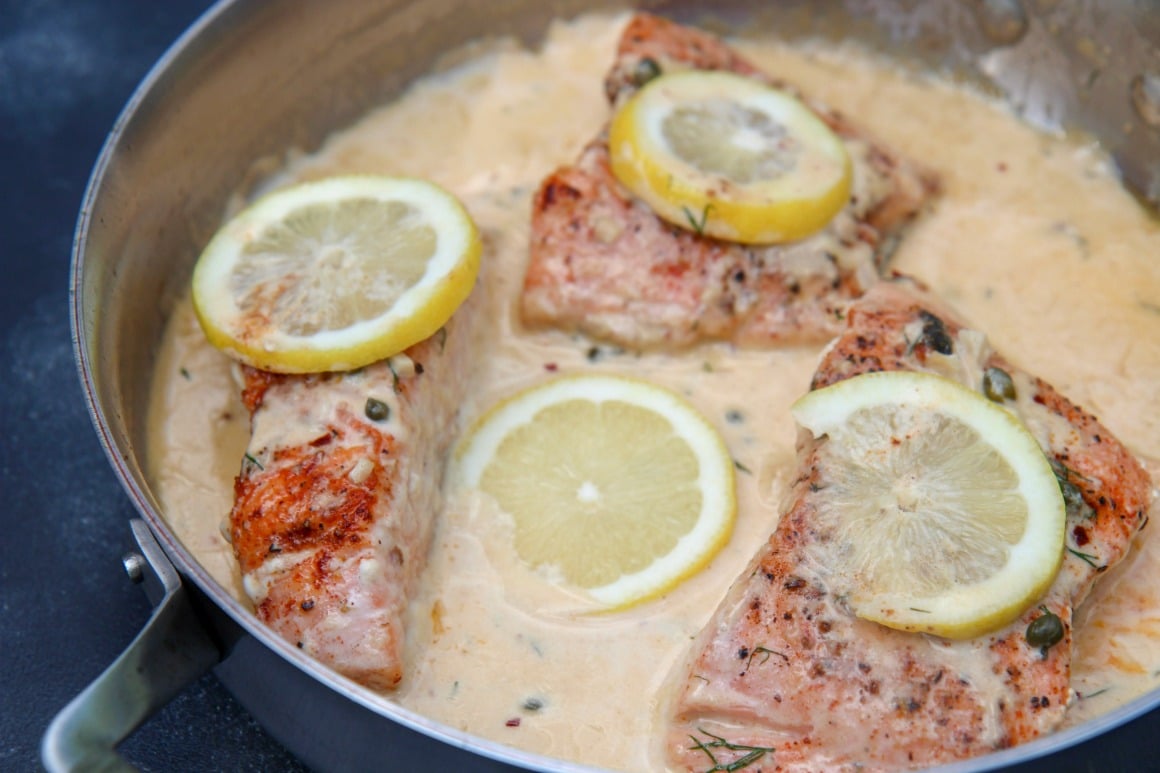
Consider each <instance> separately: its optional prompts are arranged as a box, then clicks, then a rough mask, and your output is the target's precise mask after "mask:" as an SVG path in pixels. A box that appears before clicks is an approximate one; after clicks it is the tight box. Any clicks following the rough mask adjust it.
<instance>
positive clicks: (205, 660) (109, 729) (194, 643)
mask: <svg viewBox="0 0 1160 773" xmlns="http://www.w3.org/2000/svg"><path fill="white" fill-rule="evenodd" d="M129 525H130V527H131V528H132V530H133V536H134V537H135V538H136V540H137V544H138V545H139V546H140V548H141V552H140V553H139V554H138V553H130V554H128V555H127V556H126V557H125V559H124V561H125V569H126V571H127V572H128V573H129V576H130V578H132V579H133V580H134V581H135V582H143V583H144V585H145V593H146V595H148V596H149V600H150V601H152V602H153V616H152V617H150V618H149V622H148V623H146V624H145V627H144V628H143V629H142V630H141V632H140V633H139V634H137V638H135V639H134V640H133V641H132V643H130V644H129V646H128V647H127V648H126V649H125V651H124V652H123V653H121V656H120V657H118V658H117V660H116V661H114V662H113V664H112V665H111V666H109V667H108V668H107V669H105V672H104V673H102V674H101V675H100V676H98V677H97V678H96V679H95V680H94V681H93V682H92V684H90V685H89V686H88V687H86V688H85V690H84V692H82V693H81V694H80V695H78V696H77V697H75V698H73V700H72V701H71V702H70V703H69V704H68V705H67V706H65V707H64V708H63V709H62V710H61V711H60V713H59V714H57V715H56V717H55V718H54V719H53V720H52V723H51V724H50V725H49V726H48V730H47V731H46V732H45V734H44V738H43V739H42V741H41V745H40V754H41V760H42V762H43V763H44V766H45V768H47V769H48V771H49V773H60V772H62V771H76V770H86V771H131V770H133V767H132V766H131V765H129V764H128V763H127V762H126V761H125V760H124V759H123V758H122V757H121V756H120V755H119V754H118V753H117V751H116V746H117V744H119V743H120V742H121V741H123V740H125V738H127V737H128V736H129V735H130V734H131V733H132V732H133V731H134V730H136V729H137V727H138V726H140V725H141V723H142V722H144V721H145V720H146V719H147V718H148V717H149V716H150V715H152V714H153V712H155V711H156V710H157V709H159V708H161V707H162V706H164V705H165V704H167V703H168V702H169V701H170V700H171V699H172V698H173V697H174V696H176V695H177V694H178V693H180V692H181V691H182V690H183V689H184V688H185V687H187V686H188V685H189V684H191V683H192V682H193V681H194V680H195V679H197V678H198V677H199V676H201V675H202V674H204V673H205V672H206V671H208V670H209V669H211V668H213V667H214V666H215V665H217V664H218V663H219V662H220V661H221V658H222V653H221V650H220V649H219V647H218V646H217V644H215V643H214V641H213V639H211V638H210V636H209V634H208V633H207V631H206V629H205V627H204V626H203V625H202V623H201V622H200V620H199V619H198V617H197V614H196V612H195V611H194V609H193V606H192V605H191V604H190V601H189V596H188V595H187V593H186V591H185V588H184V587H183V586H182V584H181V576H180V575H179V574H178V573H177V570H176V569H174V567H173V564H172V563H170V561H169V558H168V557H167V556H166V555H165V552H164V551H163V550H162V549H161V546H160V545H158V544H157V541H156V540H155V539H154V538H153V534H152V532H150V531H149V526H148V524H146V523H145V521H143V520H141V519H134V520H133V521H130V524H129Z"/></svg>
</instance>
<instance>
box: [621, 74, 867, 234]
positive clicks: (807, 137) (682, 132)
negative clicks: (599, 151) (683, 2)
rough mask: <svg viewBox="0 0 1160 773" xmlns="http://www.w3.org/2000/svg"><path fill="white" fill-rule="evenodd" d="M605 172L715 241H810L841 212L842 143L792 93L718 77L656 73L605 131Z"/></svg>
mask: <svg viewBox="0 0 1160 773" xmlns="http://www.w3.org/2000/svg"><path fill="white" fill-rule="evenodd" d="M609 152H610V159H611V165H612V171H613V174H614V175H615V176H616V177H617V179H619V180H620V182H621V183H623V184H624V185H625V186H626V187H627V188H628V189H629V190H631V191H632V192H633V193H634V194H636V195H637V196H639V197H640V198H641V199H643V200H644V201H645V202H646V203H647V204H648V205H649V206H650V207H651V208H652V209H653V211H654V212H656V214H657V215H658V216H660V217H661V218H663V219H665V220H667V221H668V222H670V223H672V224H674V225H677V226H679V227H681V228H686V229H689V230H693V231H696V232H697V233H700V234H703V235H707V236H712V237H714V238H718V239H725V240H729V241H736V242H743V243H748V244H773V243H780V242H787V241H793V240H796V239H800V238H803V237H805V236H809V235H810V234H812V233H814V232H816V231H818V230H820V229H821V228H823V227H825V226H826V224H827V223H829V222H830V220H831V219H833V217H834V216H835V215H836V214H837V213H838V211H840V210H841V209H842V207H843V206H845V204H846V201H847V199H848V197H849V194H850V186H851V175H852V166H851V162H850V158H849V154H848V153H847V152H846V148H845V145H844V144H843V143H842V140H841V139H840V138H838V137H837V136H836V135H835V134H834V133H833V132H832V131H831V130H830V128H829V127H828V126H826V125H825V123H823V122H822V120H821V119H820V118H818V117H817V116H816V115H815V114H814V113H813V112H812V111H810V109H809V108H807V107H806V106H805V105H803V104H802V103H801V102H799V101H798V100H797V99H796V98H794V97H793V96H791V95H789V94H787V93H785V92H782V91H779V90H777V89H773V88H771V87H769V86H766V85H764V84H762V83H759V82H757V81H755V80H753V79H751V78H745V77H742V76H739V75H734V74H732V73H727V72H706V71H696V70H694V71H685V72H677V73H672V74H668V75H662V76H660V77H658V78H655V79H653V80H652V81H650V82H649V83H648V84H647V85H646V86H645V87H644V88H642V89H641V90H640V91H639V92H637V93H636V94H635V95H633V97H632V99H630V100H629V101H628V102H626V103H625V104H624V105H623V106H622V107H621V108H620V109H619V110H618V111H617V112H616V114H615V115H614V116H613V119H612V123H611V125H610V127H609Z"/></svg>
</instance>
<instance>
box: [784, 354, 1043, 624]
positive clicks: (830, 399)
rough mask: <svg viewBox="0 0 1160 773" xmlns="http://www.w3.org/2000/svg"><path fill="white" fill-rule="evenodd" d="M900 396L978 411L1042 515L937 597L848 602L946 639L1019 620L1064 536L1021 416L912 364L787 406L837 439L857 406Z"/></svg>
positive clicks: (887, 596) (956, 411) (971, 414)
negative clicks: (971, 576)
mask: <svg viewBox="0 0 1160 773" xmlns="http://www.w3.org/2000/svg"><path fill="white" fill-rule="evenodd" d="M835 398H836V399H835ZM903 401H905V402H908V403H909V404H911V405H918V406H926V407H929V408H930V409H931V410H938V411H942V412H944V413H948V414H950V415H952V416H954V417H956V418H958V419H960V420H962V421H964V423H966V424H968V425H970V426H974V427H978V426H979V424H978V422H979V420H980V418H981V420H982V421H985V422H986V426H987V429H988V435H987V440H988V442H989V443H990V444H991V445H992V446H994V447H996V448H999V449H1001V450H1002V451H1003V453H1004V458H1005V459H1006V460H1007V461H1008V463H1010V464H1011V466H1012V467H1013V468H1014V469H1015V470H1016V472H1017V474H1018V476H1019V490H1020V492H1021V493H1022V494H1023V496H1024V498H1025V499H1026V501H1028V503H1029V504H1030V505H1031V506H1032V507H1034V503H1039V504H1041V505H1042V507H1043V508H1044V510H1043V513H1042V515H1041V518H1042V522H1041V523H1039V524H1038V525H1037V526H1038V528H1035V526H1033V525H1032V524H1029V528H1027V529H1026V530H1025V531H1024V534H1023V536H1022V538H1021V539H1020V540H1019V542H1017V543H1015V545H1013V546H1012V547H1011V549H1010V551H1011V552H1010V556H1009V560H1008V561H1007V563H1006V564H1005V565H1004V567H1003V569H1001V570H1000V571H999V572H997V573H996V574H994V575H992V576H991V577H988V578H987V579H985V580H982V581H980V582H977V583H970V584H963V585H960V586H959V587H957V588H955V589H953V590H950V591H947V592H945V593H942V594H939V595H938V596H937V597H930V596H918V595H912V594H901V593H877V594H875V593H871V592H866V593H853V594H851V596H850V598H849V599H848V602H849V604H850V606H851V608H852V609H853V610H854V612H855V614H857V615H858V616H859V617H862V618H864V619H867V620H872V621H874V622H877V623H880V624H882V625H885V626H888V627H890V628H896V629H899V630H904V631H912V632H923V633H931V634H935V635H938V636H942V637H945V638H949V639H970V638H975V637H977V636H980V635H983V634H986V633H991V632H994V631H997V630H999V629H1001V628H1003V627H1005V626H1007V625H1009V624H1010V623H1011V622H1013V621H1015V620H1016V619H1018V618H1019V617H1020V616H1021V615H1022V614H1023V612H1024V611H1026V609H1027V608H1028V607H1029V606H1031V605H1032V604H1034V602H1035V601H1036V600H1038V599H1039V598H1041V597H1042V596H1043V594H1044V593H1045V592H1046V591H1047V590H1048V588H1050V587H1051V585H1052V583H1053V582H1054V580H1055V577H1056V575H1057V574H1058V572H1059V568H1060V566H1061V565H1062V562H1063V551H1064V545H1065V540H1066V508H1065V506H1064V503H1063V496H1062V494H1061V492H1060V489H1059V483H1058V481H1057V480H1056V478H1055V473H1054V472H1053V471H1052V469H1051V466H1050V464H1049V463H1048V461H1047V457H1046V455H1045V454H1044V452H1043V449H1042V448H1041V446H1040V445H1039V443H1038V442H1037V441H1036V440H1035V438H1034V437H1033V436H1032V435H1031V433H1030V432H1029V431H1028V430H1027V429H1026V428H1025V427H1024V426H1023V425H1022V423H1021V422H1020V421H1019V420H1018V419H1017V418H1016V417H1015V416H1014V415H1013V414H1011V413H1010V412H1008V411H1007V410H1005V409H1003V408H1001V407H999V406H997V405H995V404H993V403H991V402H990V401H988V400H987V399H986V398H984V397H983V396H982V395H980V394H979V393H977V392H974V391H972V390H970V389H968V388H967V387H965V386H963V385H961V384H959V383H958V382H955V381H951V380H950V379H947V378H944V377H942V376H938V375H934V374H930V373H919V372H913V371H887V372H879V373H869V374H864V375H861V376H857V377H855V378H852V379H847V380H844V381H840V382H837V383H836V384H833V385H831V386H829V387H825V388H823V389H820V390H816V391H814V392H810V393H809V394H807V395H805V396H803V397H802V398H800V399H799V400H798V401H797V402H795V403H794V404H793V405H792V406H791V408H790V412H791V413H792V414H793V416H794V418H795V419H796V420H797V422H798V423H799V424H800V425H801V426H803V427H804V428H806V429H807V430H809V431H810V432H811V433H812V434H813V435H814V436H815V437H822V436H823V435H833V436H837V437H839V438H840V433H841V427H842V425H843V423H844V422H845V420H846V418H847V417H848V416H850V415H851V414H853V413H854V412H855V411H858V410H861V409H864V408H869V407H873V406H876V405H881V404H883V403H887V402H891V403H900V402H903ZM1034 517H1036V516H1035V515H1029V518H1034ZM1026 567H1034V571H1029V570H1026V569H1025V568H1026ZM1013 587H1015V588H1019V591H1018V593H1013V592H1012V590H1011V589H1012V588H1013Z"/></svg>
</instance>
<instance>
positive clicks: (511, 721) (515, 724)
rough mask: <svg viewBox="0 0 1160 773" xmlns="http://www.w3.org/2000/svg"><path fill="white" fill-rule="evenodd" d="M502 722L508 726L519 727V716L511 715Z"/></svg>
mask: <svg viewBox="0 0 1160 773" xmlns="http://www.w3.org/2000/svg"><path fill="white" fill-rule="evenodd" d="M504 724H505V725H507V726H508V727H519V726H520V718H519V717H512V718H511V719H509V720H508V721H507V722H504Z"/></svg>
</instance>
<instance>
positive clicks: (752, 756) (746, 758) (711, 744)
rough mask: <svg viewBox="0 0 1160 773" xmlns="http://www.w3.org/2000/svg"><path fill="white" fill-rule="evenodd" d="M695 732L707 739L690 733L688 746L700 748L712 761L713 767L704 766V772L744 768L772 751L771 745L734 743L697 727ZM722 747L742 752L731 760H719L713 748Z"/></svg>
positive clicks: (710, 772) (714, 772)
mask: <svg viewBox="0 0 1160 773" xmlns="http://www.w3.org/2000/svg"><path fill="white" fill-rule="evenodd" d="M697 732H699V733H701V734H703V735H705V736H707V738H708V740H702V739H700V738H697V737H696V736H694V735H690V736H689V738H690V739H692V741H693V745H692V746H691V747H689V748H691V749H700V750H701V751H703V752H704V753H705V756H706V757H708V758H709V762H711V763H713V767H711V768H706V769H705V771H704V773H717V771H726V772H728V771H734V770H741V769H742V768H746V767H748V766H750V765H752V764H753V763H755V762H757V761H758V760H759V759H761V758H762V757H764V756H765V755H766V754H772V753H773V747H772V746H746V745H745V744H736V743H730V742H729V741H726V740H725V739H724V738H722V737H721V736H719V735H713V734H712V733H710V732H708V731H707V730H703V729H701V728H697ZM721 749H724V750H726V751H731V752H744V753H743V754H742V755H741V756H739V757H736V758H735V759H733V760H732V761H725V760H719V759H718V758H717V754H715V753H714V751H715V750H721Z"/></svg>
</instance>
